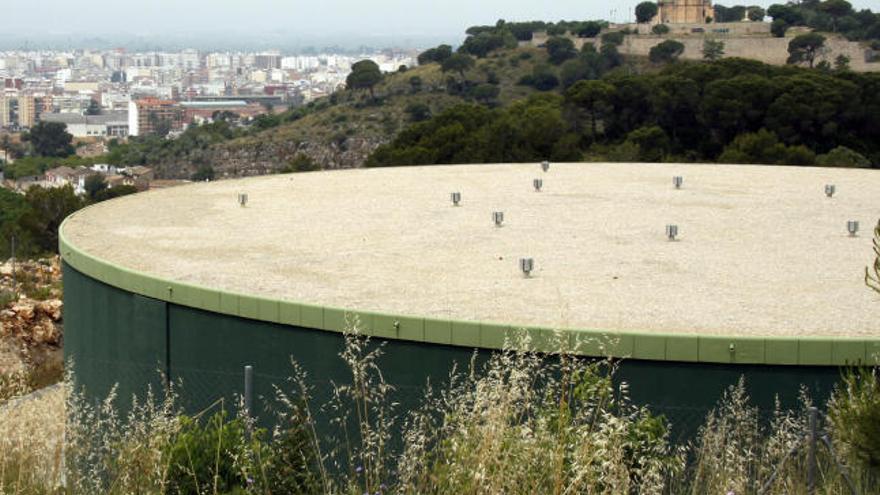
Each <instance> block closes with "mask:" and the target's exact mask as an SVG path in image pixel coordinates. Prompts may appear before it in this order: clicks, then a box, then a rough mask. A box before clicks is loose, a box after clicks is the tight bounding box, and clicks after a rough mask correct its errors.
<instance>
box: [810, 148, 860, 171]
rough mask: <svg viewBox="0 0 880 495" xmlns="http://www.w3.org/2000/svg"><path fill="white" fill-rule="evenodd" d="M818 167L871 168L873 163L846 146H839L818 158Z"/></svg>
mask: <svg viewBox="0 0 880 495" xmlns="http://www.w3.org/2000/svg"><path fill="white" fill-rule="evenodd" d="M816 165H821V166H823V167H870V166H871V161H870V160H868V159H867V158H865V156H863V155H862V154H860V153H858V152H856V151H853V150H851V149H849V148H847V147H846V146H838V147H837V148H834V149H833V150H831V151H829V152H828V153H826V154H824V155H819V156H818V157H817V158H816Z"/></svg>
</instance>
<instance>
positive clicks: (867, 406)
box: [828, 368, 880, 477]
mask: <svg viewBox="0 0 880 495" xmlns="http://www.w3.org/2000/svg"><path fill="white" fill-rule="evenodd" d="M828 418H829V419H830V420H831V424H832V426H833V432H834V440H835V441H836V443H837V444H838V446H839V449H840V450H842V451H844V452H845V453H849V454H852V455H853V456H854V457H855V458H857V459H858V460H859V461H861V462H862V463H863V465H864V466H865V467H866V468H867V469H869V470H870V471H871V472H872V473H873V475H874V476H877V477H880V375H878V370H877V369H873V370H872V369H869V368H856V369H851V370H848V371H846V372H845V373H844V376H843V383H842V384H841V386H839V387H838V388H837V389H836V390H835V391H834V395H833V396H832V398H831V402H830V403H829V408H828Z"/></svg>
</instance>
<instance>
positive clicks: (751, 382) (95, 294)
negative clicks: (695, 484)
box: [64, 262, 839, 436]
mask: <svg viewBox="0 0 880 495" xmlns="http://www.w3.org/2000/svg"><path fill="white" fill-rule="evenodd" d="M64 285H65V291H64V298H65V354H66V357H67V358H68V359H71V360H72V361H73V366H74V373H75V378H76V381H77V383H78V384H79V385H82V386H84V387H85V388H86V393H87V395H89V396H92V397H103V396H105V395H106V394H107V392H108V391H109V390H110V389H111V387H113V386H114V385H117V386H118V393H119V396H120V398H121V399H122V400H121V402H120V406H122V407H124V404H126V403H127V402H128V401H129V399H130V397H131V395H132V394H137V395H139V396H142V395H143V394H144V393H145V391H146V390H147V387H148V386H152V387H153V388H154V389H157V388H161V386H162V384H163V382H162V380H163V374H164V376H166V377H168V378H170V379H171V380H173V381H181V382H182V384H183V387H182V389H181V400H182V404H183V405H184V407H185V408H186V409H187V410H188V411H190V412H198V411H201V410H202V409H203V408H205V407H207V406H208V405H210V404H212V403H213V402H214V401H216V400H217V399H219V398H226V399H227V400H232V398H233V396H234V395H235V394H240V393H241V392H242V388H243V371H242V370H243V367H244V366H245V365H253V366H254V368H255V392H256V395H257V397H271V396H272V394H273V387H272V385H273V384H277V385H280V386H283V385H284V382H285V379H286V378H287V377H288V376H289V375H290V374H291V369H292V368H291V365H290V361H291V359H295V360H296V361H297V362H298V363H299V364H300V365H301V366H302V368H303V369H304V370H305V371H307V372H308V374H309V376H310V378H311V380H312V383H311V384H312V385H313V386H314V387H315V392H316V394H315V395H316V397H315V399H316V400H317V401H318V402H317V403H323V402H324V401H325V400H326V399H328V398H329V394H330V388H331V385H330V384H331V382H336V383H341V382H345V381H346V380H347V378H348V370H347V368H346V367H345V366H344V364H343V363H342V361H341V360H340V358H339V357H338V353H339V352H340V350H341V349H342V346H343V335H342V334H340V333H338V332H334V331H327V330H319V329H314V328H307V327H302V326H291V325H284V324H280V323H271V322H265V321H258V320H254V319H248V318H242V317H239V316H232V315H228V314H220V313H215V312H211V311H205V310H200V309H195V308H192V307H188V306H184V305H180V304H175V303H171V302H167V301H161V300H158V299H153V298H150V297H145V296H142V295H138V294H135V293H133V292H129V291H126V290H123V289H119V288H116V287H113V286H111V285H108V284H105V283H103V282H101V281H98V280H96V279H94V278H91V277H90V276H88V275H85V274H83V273H81V272H80V271H77V270H76V269H74V268H73V267H71V266H70V265H69V264H67V263H66V262H65V264H64ZM374 341H376V342H383V343H384V344H385V346H386V347H385V355H384V356H383V357H382V358H381V360H380V362H379V364H380V367H381V369H382V371H383V374H384V376H385V378H386V380H387V381H388V382H389V383H391V384H392V385H394V386H395V387H396V389H397V392H396V395H395V399H396V400H398V401H399V402H400V403H401V404H402V405H403V407H404V408H407V407H413V406H415V405H417V403H418V399H419V398H420V397H421V396H422V391H423V389H424V386H425V383H426V381H427V380H428V379H429V378H430V379H431V381H432V383H435V384H436V383H438V382H442V381H443V380H444V379H445V378H446V377H447V376H448V374H449V371H450V369H451V367H452V365H453V364H454V363H459V365H466V364H467V363H468V362H469V361H470V359H471V357H472V355H473V351H474V349H473V347H466V346H449V345H442V344H431V343H424V342H417V341H408V340H397V339H382V338H375V337H374ZM489 352H492V351H489V350H482V351H480V356H481V358H480V359H485V358H486V356H488V353H489ZM740 376H745V378H746V380H747V385H748V388H749V392H750V394H751V395H752V397H753V399H754V401H755V403H756V404H757V405H759V406H760V407H762V408H764V409H769V408H771V407H772V405H773V402H774V398H775V397H776V396H777V395H778V396H779V398H780V399H781V401H782V403H783V405H786V406H794V405H795V404H796V401H797V395H798V392H799V389H800V387H801V386H806V387H808V388H809V389H810V390H811V391H812V392H813V394H814V397H816V398H817V399H823V398H824V397H826V396H827V394H828V393H829V392H830V391H831V389H832V387H833V385H834V383H835V382H836V381H837V379H838V378H839V369H838V368H836V367H833V366H778V365H754V364H721V363H719V364H711V363H684V362H674V361H649V360H636V359H629V360H624V361H623V364H622V366H621V369H620V373H619V374H618V379H620V380H626V381H627V382H629V384H630V392H631V396H632V399H633V400H634V401H635V402H636V403H639V404H645V405H648V406H649V407H650V408H651V409H652V410H653V411H654V412H655V413H662V414H664V415H666V416H667V418H669V419H670V420H671V421H672V422H673V425H674V426H675V430H674V431H675V432H676V435H677V436H681V435H684V436H689V435H691V434H693V432H694V431H695V429H696V427H697V426H698V425H699V424H701V423H702V422H703V420H704V418H705V415H706V414H707V413H708V411H709V410H710V409H711V408H712V407H713V406H714V404H715V403H716V402H717V400H718V399H719V398H720V396H721V394H722V392H723V390H724V389H725V388H726V387H728V386H729V385H731V384H733V383H735V382H736V381H737V380H738V379H739V377H740Z"/></svg>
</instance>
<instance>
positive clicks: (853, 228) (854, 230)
mask: <svg viewBox="0 0 880 495" xmlns="http://www.w3.org/2000/svg"><path fill="white" fill-rule="evenodd" d="M846 230H847V232H849V236H850V237H855V236H856V234H858V233H859V222H858V221H856V220H850V221H849V222H846Z"/></svg>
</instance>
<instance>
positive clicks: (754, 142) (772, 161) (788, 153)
mask: <svg viewBox="0 0 880 495" xmlns="http://www.w3.org/2000/svg"><path fill="white" fill-rule="evenodd" d="M718 161H719V162H721V163H747V164H748V163H758V164H767V165H813V164H814V163H815V162H816V154H815V153H813V152H812V151H810V150H809V149H808V148H806V147H804V146H786V145H785V144H783V143H781V142H780V141H779V138H778V137H776V135H775V134H773V133H772V132H770V131H767V130H765V129H761V130H760V131H758V132H756V133H753V134H742V135H740V136H737V138H736V139H734V140H733V142H732V143H731V144H730V145H728V146H727V147H726V148H724V152H723V153H721V156H719V157H718Z"/></svg>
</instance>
